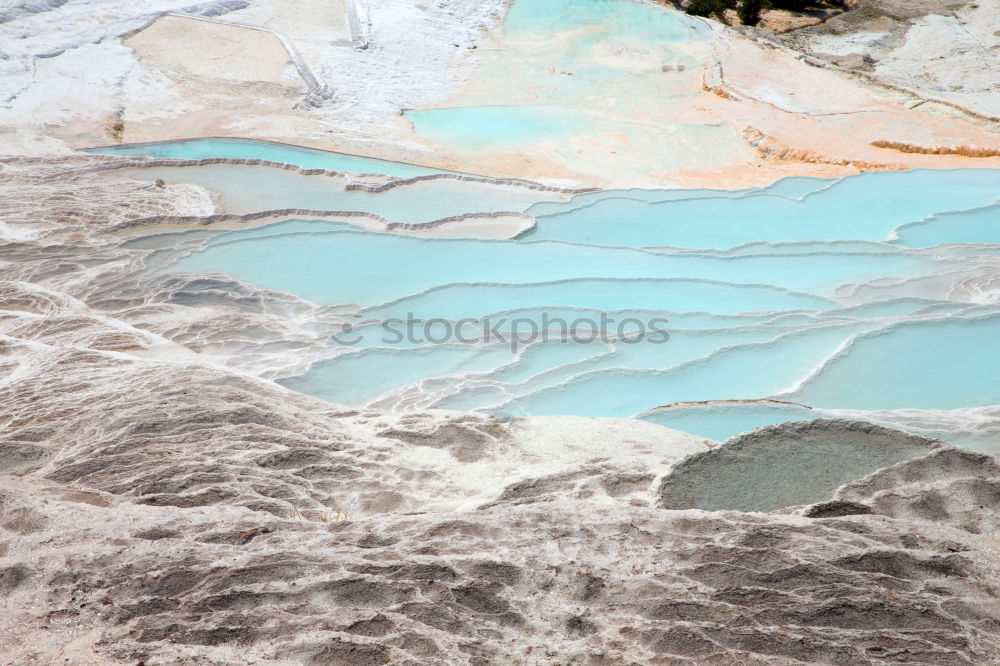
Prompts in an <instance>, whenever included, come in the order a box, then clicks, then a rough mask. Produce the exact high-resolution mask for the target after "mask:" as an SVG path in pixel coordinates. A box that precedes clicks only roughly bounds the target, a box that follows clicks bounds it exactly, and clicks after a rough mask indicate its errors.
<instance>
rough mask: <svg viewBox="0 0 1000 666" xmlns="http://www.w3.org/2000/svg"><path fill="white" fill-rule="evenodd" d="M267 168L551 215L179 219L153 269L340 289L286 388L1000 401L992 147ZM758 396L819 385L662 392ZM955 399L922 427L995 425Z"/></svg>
mask: <svg viewBox="0 0 1000 666" xmlns="http://www.w3.org/2000/svg"><path fill="white" fill-rule="evenodd" d="M515 18H516V16H515ZM518 20H519V19H518ZM202 148H205V146H200V148H199V149H202ZM176 150H178V151H179V152H178V153H175V156H179V157H188V156H190V155H186V154H181V153H182V152H183V151H181V147H180V146H178V147H176ZM232 169H234V168H227V167H213V168H212V170H206V171H202V170H201V169H200V168H198V169H194V170H190V171H185V170H184V169H178V170H177V171H176V173H175V174H174V175H173V177H174V178H175V179H177V180H178V182H181V181H182V180H183V179H184V178H187V179H188V180H190V181H192V182H202V183H203V184H207V185H209V186H212V187H217V188H219V189H221V190H223V191H225V193H226V196H227V197H231V198H239V197H240V196H241V194H242V193H241V190H240V188H241V187H242V185H241V181H240V177H241V174H244V173H246V172H245V171H242V172H241V171H238V170H232ZM235 169H240V167H237V168H235ZM254 169H256V171H254V176H253V177H252V178H251V179H250V182H251V185H250V187H251V188H252V189H253V192H246V193H245V194H246V197H248V198H250V199H252V204H247V205H248V206H249V207H250V208H252V209H263V208H268V207H270V206H271V204H275V205H274V206H273V207H301V208H309V207H311V205H312V204H315V203H316V202H317V201H322V200H323V197H329V198H330V199H329V201H334V200H335V199H336V197H346V196H355V197H356V198H355V199H354V200H353V201H354V203H353V204H352V205H353V206H355V209H359V210H374V211H378V212H379V213H380V214H383V215H385V216H386V217H388V218H389V219H390V220H392V219H393V217H394V216H399V217H401V218H402V220H400V221H407V220H413V219H419V218H421V217H424V218H430V217H433V215H437V214H440V213H443V212H447V213H449V214H462V213H472V212H477V211H478V208H479V206H483V207H485V208H486V209H493V210H496V209H502V208H503V206H504V205H505V204H507V205H509V209H511V210H522V211H528V212H529V213H531V214H533V215H535V216H536V219H537V226H536V228H535V229H534V231H533V232H531V233H529V234H527V235H526V236H524V237H522V238H520V239H518V240H477V239H473V238H468V239H461V238H457V239H455V238H452V239H431V238H414V237H408V236H401V235H395V234H389V233H376V232H371V231H364V230H361V229H358V228H357V227H355V226H352V225H350V224H347V223H340V222H328V221H317V220H309V219H300V220H291V221H286V222H281V223H275V224H271V225H265V226H260V227H256V228H248V229H243V230H240V231H228V232H219V233H216V235H212V236H206V235H205V233H204V232H203V231H201V230H199V231H196V232H184V233H180V234H177V235H176V237H175V241H176V242H185V243H187V245H186V247H188V248H189V249H188V251H186V252H184V253H181V254H180V255H177V254H171V255H170V257H171V258H170V260H169V262H168V263H167V264H165V265H159V266H158V267H157V270H159V271H161V272H167V273H198V274H201V273H222V274H225V275H229V276H232V277H236V278H238V279H240V280H243V281H246V282H248V283H251V284H255V285H259V286H262V287H267V288H269V289H275V290H280V291H285V292H289V293H291V294H295V295H296V296H298V297H300V298H304V299H306V300H308V301H311V302H313V303H315V304H317V305H322V306H336V307H337V308H338V311H340V312H346V313H347V314H345V315H344V319H343V325H342V326H340V327H338V326H332V327H331V331H330V333H331V338H330V344H331V346H332V347H334V348H337V349H339V350H340V352H341V353H340V354H339V355H336V356H334V357H333V358H329V359H327V360H325V361H321V362H318V363H316V364H315V365H313V367H312V368H311V369H310V370H308V371H307V372H305V373H303V374H301V375H299V376H296V377H286V378H283V379H281V381H282V383H284V384H286V385H287V386H289V387H290V388H293V389H295V390H299V391H303V392H306V393H310V394H313V395H316V396H319V397H322V398H325V399H328V400H331V401H334V402H341V403H345V404H348V405H356V406H363V405H372V406H382V407H386V406H388V407H391V408H397V409H424V408H446V409H462V410H481V411H484V412H488V413H493V414H500V415H510V416H519V415H545V414H574V415H583V416H616V417H629V416H638V417H639V418H643V419H647V420H650V421H653V422H656V423H660V424H663V425H667V426H669V427H676V428H679V429H683V430H687V431H689V432H693V433H695V434H698V435H702V436H706V437H710V438H713V439H724V438H726V437H729V436H731V435H733V434H736V433H738V432H741V431H743V430H747V429H751V428H753V427H758V426H761V425H767V424H771V423H778V422H783V421H787V420H798V419H805V418H814V417H816V415H821V416H822V415H837V414H839V413H841V412H839V411H838V410H855V411H854V412H851V414H853V415H854V416H857V415H858V414H861V415H864V414H866V413H870V414H872V416H871V417H870V418H871V420H873V421H876V422H880V423H887V424H889V425H892V424H893V417H892V414H893V413H897V412H894V411H893V410H926V411H925V412H921V413H926V414H934V413H942V414H945V413H949V412H947V410H960V409H962V408H969V407H983V406H990V405H997V404H1000V382H998V381H997V380H996V377H998V376H1000V349H998V346H997V345H996V343H995V341H996V340H998V339H1000V307H998V306H997V305H996V303H997V302H1000V289H998V288H996V287H995V286H994V277H993V276H994V275H995V274H996V266H997V265H998V260H1000V246H998V245H997V243H998V241H1000V236H998V232H997V229H998V228H1000V219H998V218H997V210H998V207H997V205H996V204H997V203H998V199H1000V171H991V170H961V171H958V170H956V171H914V172H905V173H902V172H894V173H879V174H866V175H860V176H854V177H851V178H846V179H842V180H839V181H831V180H822V179H813V178H792V179H786V180H783V181H779V182H778V183H775V184H774V185H772V186H770V187H768V188H761V189H759V190H744V191H736V192H730V191H727V192H713V191H710V190H689V191H681V190H670V191H632V190H627V191H607V192H594V193H587V194H581V195H578V196H576V197H561V198H559V197H555V198H554V197H553V196H552V195H549V194H543V193H539V192H532V191H528V190H524V189H511V190H509V191H505V190H504V189H503V188H499V189H497V188H493V189H487V190H483V189H482V187H483V186H482V185H480V184H475V183H462V182H460V181H457V180H448V181H445V182H437V183H436V184H435V183H427V184H421V185H418V186H409V187H405V188H399V189H396V190H393V191H391V193H385V194H384V195H380V194H371V193H366V194H364V195H363V196H361V195H349V194H346V193H345V192H344V191H343V189H342V183H332V182H330V183H326V181H322V180H313V181H309V182H308V186H306V185H303V186H301V187H298V186H297V187H289V188H283V189H282V191H281V192H277V193H272V192H269V191H268V190H267V189H266V188H265V187H263V186H262V184H263V183H265V182H266V181H267V179H268V178H269V177H270V176H273V175H275V174H273V173H271V172H269V171H268V170H267V168H265V167H254ZM271 171H272V172H273V171H274V170H271ZM281 173H282V174H288V173H289V172H281ZM281 177H282V176H280V175H279V176H277V178H279V179H280V178H281ZM200 178H203V180H199V179H200ZM274 182H277V181H274ZM281 182H284V181H281ZM324 183H326V184H325V185H324ZM422 185H427V187H423V186H422ZM338 188H340V189H338ZM383 197H384V198H383ZM276 204H280V206H278V205H276ZM168 239H169V235H159V236H151V237H148V238H145V239H141V240H137V241H132V242H131V243H132V245H133V246H134V247H140V246H141V247H147V248H162V247H167V246H169V245H170V243H169V241H168ZM156 256H160V255H156ZM765 398H774V399H778V400H783V401H791V402H795V403H801V404H802V405H806V406H808V407H798V406H794V405H775V404H771V403H759V402H758V403H751V404H733V403H723V404H721V405H720V404H709V405H693V406H685V407H678V408H671V409H657V408H658V407H660V406H662V405H668V404H672V403H677V402H696V401H746V400H750V401H753V400H759V399H765ZM809 408H812V409H809ZM898 413H899V414H903V413H904V412H898ZM905 413H906V414H909V415H912V413H913V412H912V411H907V412H905ZM931 421H933V419H931ZM949 422H950V421H949V420H948V419H943V420H941V423H943V424H944V425H941V424H938V425H937V426H935V427H933V428H932V427H930V426H927V427H926V429H925V430H920V431H921V432H925V433H928V434H934V435H935V436H945V435H947V436H949V437H950V438H952V439H954V440H955V441H962V442H965V443H970V442H972V443H975V442H979V443H980V444H981V441H980V440H977V439H976V438H975V437H972V436H971V435H970V434H969V433H968V432H966V431H963V430H961V429H959V430H955V431H954V432H952V431H949V430H948V427H950V426H948V425H947V423H949ZM922 427H923V426H922ZM955 427H958V426H955ZM911 429H914V428H911ZM916 430H919V428H917V429H916ZM916 430H915V431H916Z"/></svg>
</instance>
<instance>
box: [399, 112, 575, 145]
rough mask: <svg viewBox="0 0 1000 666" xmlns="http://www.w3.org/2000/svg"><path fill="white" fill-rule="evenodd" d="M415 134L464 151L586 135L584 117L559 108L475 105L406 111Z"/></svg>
mask: <svg viewBox="0 0 1000 666" xmlns="http://www.w3.org/2000/svg"><path fill="white" fill-rule="evenodd" d="M404 115H405V116H406V118H407V119H408V120H409V121H410V122H411V123H413V131H414V132H416V133H417V134H419V135H420V136H423V137H426V138H428V139H431V140H432V141H435V142H437V143H443V144H454V145H457V146H461V147H462V148H463V149H464V150H473V151H474V150H482V149H493V148H503V147H508V146H519V145H522V144H527V143H535V142H538V141H546V140H549V139H554V138H558V137H563V136H572V135H574V134H578V133H583V132H585V131H586V130H588V129H589V128H590V123H589V121H588V120H587V119H586V118H585V116H584V115H582V114H579V113H575V112H573V111H570V110H568V109H564V108H561V107H557V106H544V105H543V106H474V107H458V108H444V109H430V110H424V111H407V112H405V113H404Z"/></svg>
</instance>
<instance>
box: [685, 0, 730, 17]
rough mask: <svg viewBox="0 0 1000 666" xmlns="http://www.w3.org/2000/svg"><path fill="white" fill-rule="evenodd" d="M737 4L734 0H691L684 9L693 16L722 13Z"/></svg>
mask: <svg viewBox="0 0 1000 666" xmlns="http://www.w3.org/2000/svg"><path fill="white" fill-rule="evenodd" d="M733 4H735V2H734V0H690V2H688V4H687V6H686V7H685V8H684V11H685V12H687V13H688V14H691V15H693V16H711V15H712V14H721V13H722V12H724V11H725V10H727V9H729V8H730V7H732V6H733Z"/></svg>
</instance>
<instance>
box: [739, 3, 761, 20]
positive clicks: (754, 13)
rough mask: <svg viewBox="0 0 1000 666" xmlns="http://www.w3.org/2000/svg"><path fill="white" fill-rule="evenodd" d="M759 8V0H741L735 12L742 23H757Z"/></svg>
mask: <svg viewBox="0 0 1000 666" xmlns="http://www.w3.org/2000/svg"><path fill="white" fill-rule="evenodd" d="M760 10H761V0H743V2H741V3H740V6H739V9H737V10H736V13H737V14H738V15H739V17H740V23H742V24H743V25H757V24H758V23H760Z"/></svg>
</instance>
